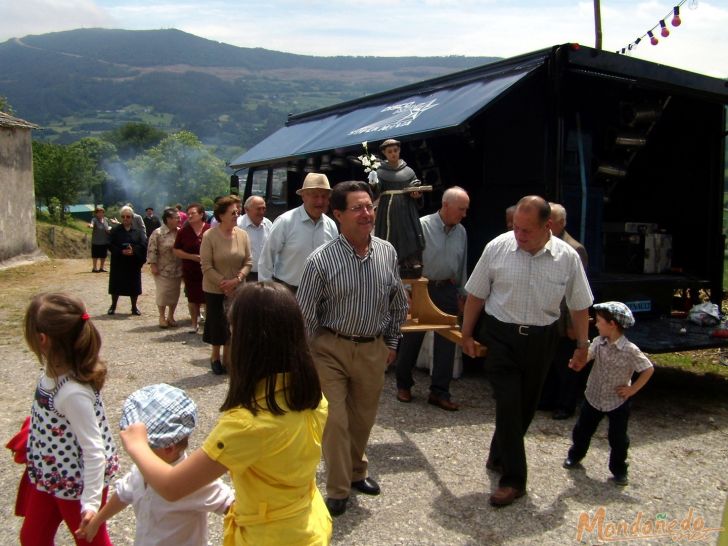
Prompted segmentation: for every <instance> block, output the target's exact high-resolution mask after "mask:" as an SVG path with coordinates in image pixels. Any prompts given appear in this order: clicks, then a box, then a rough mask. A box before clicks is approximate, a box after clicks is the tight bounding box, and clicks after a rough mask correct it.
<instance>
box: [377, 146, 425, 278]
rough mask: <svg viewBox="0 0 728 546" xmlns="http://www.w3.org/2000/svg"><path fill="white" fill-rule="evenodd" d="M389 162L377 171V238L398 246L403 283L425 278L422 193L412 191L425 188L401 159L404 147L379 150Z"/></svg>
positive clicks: (380, 147)
mask: <svg viewBox="0 0 728 546" xmlns="http://www.w3.org/2000/svg"><path fill="white" fill-rule="evenodd" d="M379 149H380V151H381V152H382V154H384V157H385V158H386V161H385V162H383V163H382V164H381V166H380V167H379V169H377V178H378V180H379V206H378V207H377V220H376V224H375V227H374V235H376V236H377V237H380V238H382V239H386V240H387V241H389V242H390V243H392V245H393V246H394V248H395V250H396V251H397V256H398V257H399V268H400V276H401V277H402V278H403V279H412V278H419V277H421V276H422V250H423V249H424V248H425V238H424V235H423V234H422V226H421V225H420V216H419V209H420V208H421V206H422V192H420V191H412V190H413V188H416V187H417V186H420V185H421V182H420V181H419V180H418V179H417V176H415V172H414V171H413V170H412V169H411V168H410V167H408V166H407V163H405V162H404V160H402V159H400V158H399V152H400V143H399V141H397V140H394V139H391V138H390V139H388V140H385V141H384V142H382V144H381V145H380V146H379Z"/></svg>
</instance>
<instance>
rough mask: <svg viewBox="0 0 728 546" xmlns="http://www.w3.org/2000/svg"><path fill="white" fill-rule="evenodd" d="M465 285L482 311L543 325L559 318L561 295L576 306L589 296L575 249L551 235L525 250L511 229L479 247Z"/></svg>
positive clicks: (509, 320) (507, 319)
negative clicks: (532, 250)
mask: <svg viewBox="0 0 728 546" xmlns="http://www.w3.org/2000/svg"><path fill="white" fill-rule="evenodd" d="M465 290H466V291H467V292H468V293H469V294H472V295H473V296H475V297H476V298H480V299H484V300H485V312H486V313H487V314H489V315H491V316H493V317H495V318H496V319H498V320H500V321H501V322H507V323H511V324H525V325H528V326H548V325H549V324H552V323H553V322H554V321H556V320H557V319H558V318H559V315H560V305H561V299H562V298H563V297H564V296H565V297H566V304H567V305H568V307H569V309H572V310H576V311H579V310H582V309H586V308H588V307H589V306H590V305H591V304H592V301H594V299H593V297H592V293H591V289H590V288H589V283H588V282H587V280H586V274H585V273H584V267H583V266H582V265H581V259H580V258H579V255H578V254H577V253H576V251H575V250H574V249H573V248H571V247H570V246H569V245H567V244H566V243H565V242H564V241H562V240H561V239H559V238H557V237H553V236H551V237H550V238H549V240H548V242H547V243H546V245H545V246H544V248H542V249H541V250H540V251H538V252H537V253H536V254H535V255H531V254H530V253H529V252H526V251H525V250H521V249H520V248H518V243H517V241H516V237H515V235H514V234H513V232H512V231H508V232H506V233H503V234H502V235H499V236H498V237H496V238H495V239H493V240H492V241H490V242H489V243H488V244H487V245H486V246H485V250H483V254H482V256H481V257H480V260H478V264H477V265H476V266H475V269H474V270H473V273H472V275H470V278H469V279H468V282H467V284H466V285H465Z"/></svg>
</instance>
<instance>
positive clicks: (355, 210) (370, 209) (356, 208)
mask: <svg viewBox="0 0 728 546" xmlns="http://www.w3.org/2000/svg"><path fill="white" fill-rule="evenodd" d="M346 210H350V211H351V212H353V213H354V214H359V213H361V211H363V210H365V211H367V212H368V213H372V212H374V205H372V204H371V203H370V204H368V205H354V206H353V207H349V208H348V209H346Z"/></svg>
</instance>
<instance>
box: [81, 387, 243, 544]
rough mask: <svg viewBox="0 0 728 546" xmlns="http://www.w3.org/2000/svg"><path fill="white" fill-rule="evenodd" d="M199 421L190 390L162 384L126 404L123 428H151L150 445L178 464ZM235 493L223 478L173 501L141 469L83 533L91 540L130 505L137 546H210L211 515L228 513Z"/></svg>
mask: <svg viewBox="0 0 728 546" xmlns="http://www.w3.org/2000/svg"><path fill="white" fill-rule="evenodd" d="M196 421H197V407H196V406H195V403H194V402H193V401H192V400H191V399H190V398H189V397H188V396H187V395H186V394H185V392H184V391H182V390H180V389H178V388H176V387H172V386H171V385H166V384H164V383H161V384H159V385H150V386H148V387H144V388H142V389H139V390H138V391H135V392H134V393H132V394H131V395H130V396H129V397H128V398H127V399H126V401H125V402H124V407H123V409H122V416H121V422H120V423H119V427H120V428H121V429H122V430H123V429H125V428H126V427H128V426H129V425H130V424H132V423H139V422H141V423H144V424H145V425H146V427H147V431H148V438H149V447H151V448H152V451H154V453H155V454H156V455H157V456H158V457H159V458H160V459H162V460H163V461H165V462H167V463H169V464H173V465H175V464H177V463H179V462H180V461H183V460H184V459H185V458H186V457H187V453H186V452H185V449H186V448H187V443H188V437H189V435H190V434H192V431H193V430H194V428H195V424H196ZM234 500H235V495H234V493H233V492H232V490H231V489H230V487H228V486H227V485H225V484H224V483H223V482H222V481H221V480H219V479H218V480H215V481H214V482H212V483H210V484H208V485H206V486H205V487H203V488H201V489H198V490H197V491H195V492H194V493H192V494H190V495H187V496H186V497H184V498H182V499H180V500H178V501H175V502H170V501H167V500H165V499H164V498H163V497H161V496H160V495H159V494H158V493H157V492H156V491H155V490H154V489H152V488H151V487H149V486H147V484H146V483H145V481H144V477H143V476H142V474H141V472H139V470H138V469H137V467H136V466H133V467H132V469H131V471H130V472H128V473H127V474H126V475H125V476H124V477H123V478H121V479H120V480H119V481H118V482H116V484H115V492H114V494H113V495H112V496H111V498H110V499H109V501H108V502H107V503H106V505H105V506H104V507H103V508H102V509H101V510H100V511H99V513H98V514H96V516H95V517H94V518H93V519H92V520H91V523H89V525H88V526H87V527H86V528H84V529H83V530H82V531H81V532H80V533H79V535H80V536H81V538H85V539H86V540H91V538H93V536H94V535H95V534H96V531H97V530H98V528H99V526H100V525H101V524H102V523H104V522H105V521H107V520H108V519H110V518H111V517H113V516H114V515H116V514H118V513H119V512H121V511H122V510H123V509H124V508H126V507H127V506H128V505H129V504H131V505H132V506H133V508H134V514H135V516H136V534H135V537H134V546H147V545H148V546H151V545H154V546H199V545H201V544H207V513H208V512H215V513H217V514H220V515H223V514H225V512H226V511H227V509H228V508H229V507H230V505H231V504H232V503H233V501H234Z"/></svg>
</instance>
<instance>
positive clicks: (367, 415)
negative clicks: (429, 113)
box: [297, 182, 407, 516]
mask: <svg viewBox="0 0 728 546" xmlns="http://www.w3.org/2000/svg"><path fill="white" fill-rule="evenodd" d="M330 203H331V209H332V211H333V214H334V217H335V218H336V220H337V221H338V222H339V227H340V232H341V233H340V235H339V237H338V238H336V239H334V240H333V241H331V242H329V243H326V244H325V245H323V246H321V247H319V248H318V249H316V250H315V251H314V252H313V253H312V254H311V256H309V258H308V260H306V265H305V267H304V270H303V276H302V278H301V284H300V285H299V288H298V293H297V297H298V302H299V304H300V306H301V311H302V312H303V316H304V319H305V321H306V328H307V330H308V335H309V339H310V341H309V343H310V346H311V352H312V354H313V357H314V361H315V363H316V369H317V370H318V373H319V378H320V380H321V387H322V390H323V392H324V395H325V396H326V398H327V400H328V402H329V418H328V421H327V422H326V428H325V430H324V435H323V454H324V460H325V461H326V468H327V478H326V494H327V498H326V506H327V507H328V509H329V512H330V513H331V515H332V516H338V515H341V514H343V513H344V512H345V511H346V504H347V501H348V499H349V493H350V491H351V489H352V488H354V489H357V490H358V491H360V492H362V493H365V494H368V495H378V494H379V492H380V489H379V485H378V484H377V482H376V481H374V480H373V479H372V478H370V477H369V476H368V473H367V458H366V455H365V454H364V449H365V448H366V445H367V442H368V440H369V433H370V432H371V429H372V427H373V426H374V421H375V419H376V415H377V406H378V405H379V396H380V394H381V392H382V387H383V386H384V371H385V370H386V368H387V366H388V365H389V364H390V363H391V362H393V361H394V359H395V357H396V354H397V346H398V344H399V338H400V326H401V325H402V323H403V322H404V321H405V319H406V318H407V296H406V295H405V292H404V288H403V287H402V282H401V280H400V278H399V272H398V268H397V253H396V252H395V250H394V247H393V246H392V245H391V244H390V243H388V242H387V241H384V240H382V239H379V238H377V237H372V235H371V232H372V229H373V226H374V207H373V206H372V194H371V190H370V189H369V185H368V184H367V183H366V182H341V183H340V184H337V185H336V186H335V187H334V190H333V192H332V194H331V200H330Z"/></svg>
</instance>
